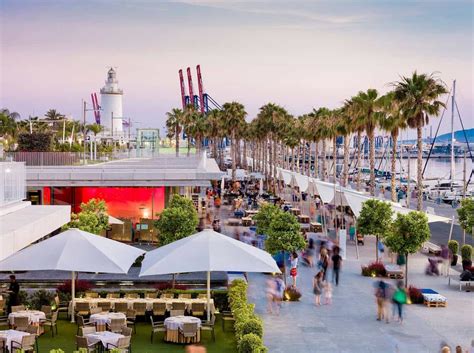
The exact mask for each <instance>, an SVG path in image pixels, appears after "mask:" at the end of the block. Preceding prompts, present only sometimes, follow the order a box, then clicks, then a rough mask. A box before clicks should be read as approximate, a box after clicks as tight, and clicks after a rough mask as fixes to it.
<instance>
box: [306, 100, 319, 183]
mask: <svg viewBox="0 0 474 353" xmlns="http://www.w3.org/2000/svg"><path fill="white" fill-rule="evenodd" d="M320 121H321V115H320V114H318V111H317V110H316V109H313V111H312V112H311V113H309V114H308V119H307V120H306V126H305V130H306V133H307V136H308V140H310V141H311V142H313V143H314V145H315V146H314V171H313V175H314V176H315V177H316V178H318V177H319V141H320V133H319V129H320V128H321V124H320Z"/></svg>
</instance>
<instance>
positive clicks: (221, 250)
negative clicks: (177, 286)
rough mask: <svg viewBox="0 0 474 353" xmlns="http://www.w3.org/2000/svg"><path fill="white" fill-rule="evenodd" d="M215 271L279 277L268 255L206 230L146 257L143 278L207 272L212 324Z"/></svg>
mask: <svg viewBox="0 0 474 353" xmlns="http://www.w3.org/2000/svg"><path fill="white" fill-rule="evenodd" d="M212 271H238V272H272V273H274V272H276V273H280V270H279V268H278V266H277V264H276V262H275V260H274V259H273V257H272V256H271V255H270V254H269V253H267V252H266V251H263V250H260V249H258V248H255V247H253V246H251V245H248V244H245V243H243V242H240V241H238V240H235V239H232V238H230V237H228V236H226V235H223V234H220V233H217V232H215V231H213V230H212V229H205V230H203V231H202V232H199V233H196V234H194V235H191V236H189V237H186V238H183V239H180V240H177V241H175V242H173V243H171V244H168V245H165V246H162V247H160V248H158V249H155V250H152V251H150V252H148V253H146V255H145V259H144V260H143V262H142V268H141V271H140V276H151V275H162V274H169V273H186V272H207V316H208V320H209V315H210V310H209V305H210V297H211V289H210V288H211V272H212Z"/></svg>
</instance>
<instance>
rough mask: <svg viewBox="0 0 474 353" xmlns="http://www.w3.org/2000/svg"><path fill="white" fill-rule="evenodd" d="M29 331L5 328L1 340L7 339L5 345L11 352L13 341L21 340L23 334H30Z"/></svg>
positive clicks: (0, 335)
mask: <svg viewBox="0 0 474 353" xmlns="http://www.w3.org/2000/svg"><path fill="white" fill-rule="evenodd" d="M28 335H29V333H28V332H23V331H17V330H5V331H0V340H3V341H5V347H7V350H8V351H10V352H11V344H12V341H15V342H21V339H22V338H23V336H28Z"/></svg>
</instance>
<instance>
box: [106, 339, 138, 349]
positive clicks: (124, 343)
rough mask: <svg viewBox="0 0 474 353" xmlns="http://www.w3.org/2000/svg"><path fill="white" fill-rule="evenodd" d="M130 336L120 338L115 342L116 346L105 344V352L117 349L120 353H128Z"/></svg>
mask: <svg viewBox="0 0 474 353" xmlns="http://www.w3.org/2000/svg"><path fill="white" fill-rule="evenodd" d="M131 338H132V337H131V336H124V337H120V338H119V339H118V341H117V344H112V343H107V346H106V348H107V350H111V349H118V350H119V351H120V352H127V353H128V352H130V351H131V347H130V340H131Z"/></svg>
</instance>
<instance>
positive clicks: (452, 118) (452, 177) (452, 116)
mask: <svg viewBox="0 0 474 353" xmlns="http://www.w3.org/2000/svg"><path fill="white" fill-rule="evenodd" d="M455 97H456V80H454V81H453V95H452V97H451V185H453V184H452V183H454V174H455V173H456V172H455V169H454V141H455V140H454V109H455V104H456V101H455Z"/></svg>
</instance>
